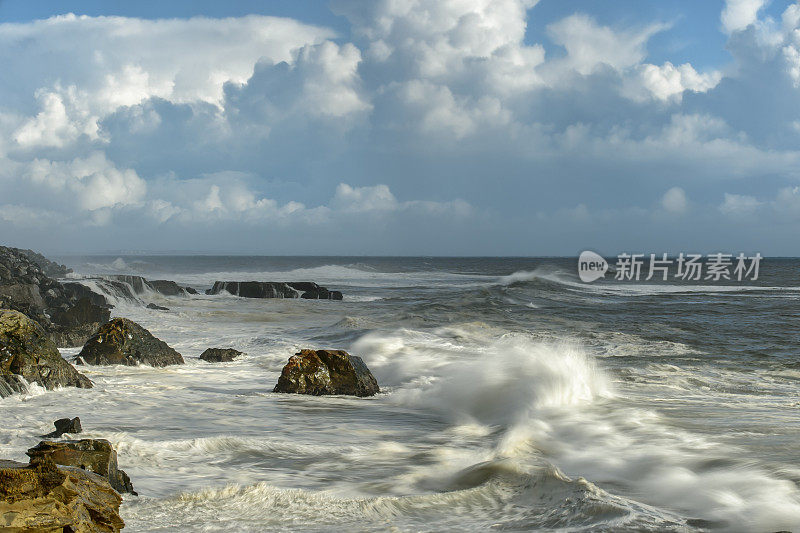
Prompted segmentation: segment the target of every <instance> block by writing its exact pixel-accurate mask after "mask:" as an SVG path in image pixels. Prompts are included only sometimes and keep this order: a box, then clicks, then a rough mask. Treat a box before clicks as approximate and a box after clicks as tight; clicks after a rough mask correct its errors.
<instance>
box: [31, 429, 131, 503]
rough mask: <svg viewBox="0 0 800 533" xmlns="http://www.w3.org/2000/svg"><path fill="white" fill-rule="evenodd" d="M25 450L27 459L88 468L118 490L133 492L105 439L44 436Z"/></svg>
mask: <svg viewBox="0 0 800 533" xmlns="http://www.w3.org/2000/svg"><path fill="white" fill-rule="evenodd" d="M25 453H26V454H27V455H28V457H30V458H31V462H35V461H42V460H50V461H52V462H54V463H55V464H57V465H60V466H73V467H76V468H81V469H83V470H88V471H89V472H93V473H95V474H97V475H98V476H101V477H103V478H105V479H107V480H108V482H109V483H110V484H111V486H112V487H113V488H114V490H116V491H117V492H119V493H120V494H122V493H129V494H134V495H135V494H136V492H135V491H134V490H133V484H132V483H131V480H130V478H129V477H128V474H126V473H125V471H123V470H120V469H119V466H118V465H117V452H116V450H114V447H113V446H111V443H110V442H108V441H107V440H105V439H81V440H67V441H61V442H53V441H47V440H45V441H42V442H40V443H39V444H37V445H36V446H35V447H33V448H31V449H30V450H28V451H27V452H25Z"/></svg>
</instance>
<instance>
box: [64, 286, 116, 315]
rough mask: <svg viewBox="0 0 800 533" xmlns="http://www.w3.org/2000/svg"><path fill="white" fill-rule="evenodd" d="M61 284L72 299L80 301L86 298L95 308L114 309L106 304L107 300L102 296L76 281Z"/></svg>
mask: <svg viewBox="0 0 800 533" xmlns="http://www.w3.org/2000/svg"><path fill="white" fill-rule="evenodd" d="M61 284H62V285H63V286H64V290H65V291H66V292H67V293H69V294H70V295H72V297H73V298H75V299H78V300H80V299H81V298H88V299H89V301H90V302H92V303H93V304H95V305H97V306H100V307H105V308H108V309H113V307H114V306H113V305H111V304H110V303H109V302H108V299H107V298H106V297H105V296H104V295H102V294H98V293H96V292H94V291H93V290H92V289H90V288H89V287H87V286H86V285H84V284H83V283H78V282H77V281H65V282H62V283H61Z"/></svg>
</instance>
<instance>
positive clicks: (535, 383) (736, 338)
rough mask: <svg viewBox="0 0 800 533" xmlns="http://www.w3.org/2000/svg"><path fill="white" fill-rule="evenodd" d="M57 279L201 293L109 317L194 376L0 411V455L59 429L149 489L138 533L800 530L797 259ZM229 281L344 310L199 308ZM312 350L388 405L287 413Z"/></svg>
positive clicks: (493, 261)
mask: <svg viewBox="0 0 800 533" xmlns="http://www.w3.org/2000/svg"><path fill="white" fill-rule="evenodd" d="M54 259H58V260H59V261H60V262H64V263H66V264H67V265H68V266H70V267H72V268H73V269H75V274H73V275H72V276H73V277H76V278H80V277H81V276H82V275H107V274H135V275H140V276H144V277H146V278H148V279H170V280H175V281H177V282H178V283H180V284H184V285H189V286H192V287H194V288H195V289H198V290H200V292H201V294H199V295H196V296H191V297H165V296H162V295H159V294H148V295H145V296H142V298H141V299H140V300H139V301H116V302H115V305H116V307H115V308H114V309H113V310H112V315H113V316H125V317H127V318H130V319H132V320H134V321H136V322H138V323H140V324H141V325H143V326H144V327H146V328H147V329H149V330H150V331H151V332H152V333H153V334H154V335H156V336H157V337H159V338H161V339H162V340H164V341H166V342H167V343H168V344H170V345H171V346H172V347H174V348H175V349H177V350H178V351H179V352H180V353H181V354H183V356H184V358H185V359H186V365H183V366H173V367H166V368H150V367H144V366H143V367H111V366H109V367H83V368H81V371H83V372H85V374H86V375H87V376H88V377H90V378H91V379H92V380H94V382H95V388H94V389H91V390H83V389H63V390H56V391H45V390H43V389H41V388H39V387H36V386H33V387H32V388H31V390H30V392H29V393H28V394H25V395H17V396H12V397H9V398H6V399H3V400H0V407H1V408H2V412H3V415H4V416H3V418H4V420H3V426H4V431H3V432H0V457H3V458H9V459H15V460H25V459H26V458H25V455H24V452H25V450H26V449H28V448H30V447H31V446H33V445H35V444H36V443H37V442H38V441H39V440H40V439H39V438H38V435H41V434H43V433H46V432H49V431H51V430H52V421H53V420H55V419H57V418H62V417H74V416H79V417H80V418H81V420H82V423H83V427H84V434H83V436H85V437H87V438H104V439H108V440H110V441H111V442H112V443H113V444H114V446H115V447H116V449H117V451H118V453H119V463H120V467H121V468H123V469H124V470H125V471H126V472H127V473H128V474H129V475H130V477H131V480H132V482H133V484H134V486H135V488H136V490H137V491H138V493H139V496H138V497H137V496H127V495H126V496H125V501H124V503H123V505H122V508H121V514H122V517H123V519H124V520H125V522H126V529H125V531H151V532H161V531H230V532H246V531H481V530H502V531H530V530H537V531H538V530H544V531H614V532H617V531H658V532H662V531H682V532H683V531H764V532H768V531H778V530H800V488H798V483H800V416H798V409H800V396H799V395H798V385H800V383H799V381H800V358H798V355H800V347H799V346H800V260H798V259H772V258H767V259H765V260H764V261H763V262H762V264H761V272H760V276H759V279H758V280H757V281H755V282H747V283H745V282H742V283H738V282H730V281H723V282H715V283H712V282H697V283H684V282H677V281H669V282H654V281H651V282H645V281H641V282H638V283H637V282H622V281H613V280H611V279H608V280H601V281H598V282H595V283H591V284H585V283H582V282H581V281H580V280H579V279H578V276H577V261H576V260H575V259H559V258H461V259H459V258H364V257H353V258H345V257H245V256H226V257H211V256H122V257H118V256H108V257H101V256H92V257H60V258H54ZM607 277H611V276H607ZM217 280H221V281H236V280H239V281H249V280H255V281H314V282H317V283H319V284H320V285H323V286H325V287H327V288H329V289H332V290H340V291H342V292H343V293H344V300H343V301H328V300H300V299H285V300H284V299H269V300H256V299H245V298H238V297H235V296H229V295H214V296H207V295H204V294H202V291H203V289H207V288H209V287H210V286H211V285H212V284H213V282H214V281H217ZM147 303H156V304H158V305H162V306H166V307H168V308H169V311H158V310H151V309H147V308H145V306H144V305H145V304H147ZM209 347H221V348H227V347H231V348H236V349H238V350H241V351H243V352H246V355H245V356H242V357H241V358H239V359H237V360H235V361H233V362H230V363H214V364H212V363H206V362H204V361H201V360H199V359H198V356H199V355H200V353H201V352H202V351H203V350H204V349H206V348H209ZM302 348H337V349H344V350H347V351H348V352H349V353H351V354H353V355H358V356H360V357H361V358H363V360H364V362H365V363H366V364H367V365H368V367H369V368H370V370H371V371H372V373H373V374H374V375H375V377H376V378H377V380H378V383H379V384H380V386H381V388H382V392H381V393H380V394H379V395H377V396H375V397H371V398H351V397H309V396H301V395H286V394H275V393H272V392H271V391H272V388H273V387H274V385H275V383H276V382H277V379H278V376H279V374H280V371H281V369H282V367H283V365H284V364H285V363H286V361H287V360H288V358H289V357H290V356H291V355H293V354H294V353H295V352H297V351H299V350H300V349H302ZM78 351H79V349H64V350H62V354H63V355H64V356H65V357H70V356H73V355H75V354H76V353H77V352H78Z"/></svg>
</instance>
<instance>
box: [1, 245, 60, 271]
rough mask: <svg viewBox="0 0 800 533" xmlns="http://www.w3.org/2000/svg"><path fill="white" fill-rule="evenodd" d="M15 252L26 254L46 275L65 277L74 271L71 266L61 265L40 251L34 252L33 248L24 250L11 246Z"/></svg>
mask: <svg viewBox="0 0 800 533" xmlns="http://www.w3.org/2000/svg"><path fill="white" fill-rule="evenodd" d="M11 249H12V250H14V251H15V252H17V253H19V254H22V255H24V256H25V257H27V258H28V259H30V260H31V261H33V262H34V263H36V264H37V265H38V266H39V268H41V269H42V272H44V275H45V276H47V277H50V278H64V277H66V276H67V274H70V273H72V269H71V268H67V267H66V266H64V265H60V264H58V263H56V262H55V261H50V260H49V259H48V258H46V257H45V256H43V255H42V254H40V253H38V252H34V251H33V250H23V249H22V248H11Z"/></svg>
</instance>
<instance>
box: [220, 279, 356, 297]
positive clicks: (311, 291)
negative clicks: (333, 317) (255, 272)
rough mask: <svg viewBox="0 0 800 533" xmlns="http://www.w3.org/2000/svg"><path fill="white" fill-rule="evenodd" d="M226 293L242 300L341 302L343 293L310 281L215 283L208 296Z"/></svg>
mask: <svg viewBox="0 0 800 533" xmlns="http://www.w3.org/2000/svg"><path fill="white" fill-rule="evenodd" d="M222 291H226V292H228V293H230V294H233V295H234V296H241V297H242V298H297V297H298V296H299V297H300V298H305V299H306V300H341V299H342V293H341V292H339V291H329V290H328V289H326V288H325V287H320V286H319V285H317V284H316V283H313V282H310V281H299V282H288V283H282V282H275V281H215V282H214V286H213V287H211V288H210V289H209V290H207V291H206V294H219V293H220V292H222Z"/></svg>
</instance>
